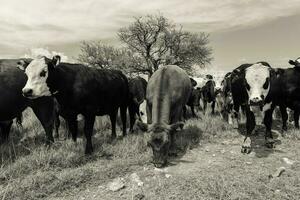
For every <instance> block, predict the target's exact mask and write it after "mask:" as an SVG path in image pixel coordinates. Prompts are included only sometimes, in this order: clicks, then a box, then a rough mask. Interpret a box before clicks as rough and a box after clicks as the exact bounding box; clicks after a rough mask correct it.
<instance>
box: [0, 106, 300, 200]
mask: <svg viewBox="0 0 300 200" xmlns="http://www.w3.org/2000/svg"><path fill="white" fill-rule="evenodd" d="M280 124H281V123H280V122H277V123H275V124H274V127H273V128H274V135H275V136H276V138H277V139H276V141H277V145H276V148H275V149H267V148H266V147H264V145H263V135H262V133H263V131H264V128H263V127H259V129H258V130H257V136H256V137H253V138H252V145H253V152H252V153H250V154H248V155H243V154H241V153H240V148H241V143H242V139H243V137H242V135H241V134H240V132H243V131H244V126H241V127H240V129H239V130H236V129H233V128H232V127H231V126H230V125H228V124H227V123H225V122H223V121H222V120H221V118H220V117H212V116H210V115H206V116H203V115H202V119H191V120H188V121H186V125H185V128H184V130H183V131H181V132H178V133H177V134H176V144H177V147H178V149H177V150H178V156H177V157H173V158H171V159H170V164H169V165H168V166H167V167H166V168H164V169H156V168H154V167H153V165H152V164H151V162H150V161H151V150H150V149H149V148H148V147H147V140H148V137H149V136H148V134H147V133H138V134H133V135H129V136H127V137H125V138H122V137H119V139H117V140H116V141H113V142H111V141H110V140H109V138H110V130H109V123H107V120H105V119H102V120H100V119H98V120H97V123H96V124H95V134H94V138H93V143H94V147H95V148H94V149H95V153H94V154H93V155H92V156H85V155H84V148H83V147H84V141H83V139H82V138H80V139H79V140H78V142H77V143H76V144H75V143H73V142H72V141H71V140H69V139H66V140H65V139H64V133H65V132H66V130H65V126H64V125H62V126H61V130H60V133H61V134H62V135H61V137H60V139H59V140H57V141H56V142H55V143H54V144H53V145H52V146H51V147H50V148H47V147H46V146H44V145H43V140H44V138H45V134H44V133H43V130H42V128H41V126H40V124H39V122H38V121H37V120H36V118H35V117H34V116H33V115H32V112H31V111H26V113H25V117H24V122H23V127H24V128H23V129H19V128H18V127H16V126H14V127H13V130H12V131H11V135H10V141H9V143H8V144H5V145H2V146H1V147H0V148H1V159H0V163H1V170H0V199H70V200H71V199H289V200H290V199H300V163H299V161H300V148H299V147H300V144H299V142H300V132H299V131H298V130H294V129H293V128H292V127H290V129H289V131H288V132H287V134H286V136H285V137H284V138H282V137H280V134H278V133H279V132H280V128H279V127H280ZM24 133H27V134H28V135H29V136H30V137H28V139H27V140H25V141H23V142H20V139H21V138H22V136H23V134H24ZM119 134H120V131H119ZM286 158H288V159H289V160H290V161H293V163H292V164H291V163H286V162H284V159H286ZM280 167H284V168H285V171H284V172H283V173H282V174H281V176H279V177H273V178H272V177H271V176H270V175H272V174H274V173H275V172H276V170H277V169H278V168H280ZM136 176H137V177H139V179H140V181H141V182H142V184H137V182H136V181H135V179H134V178H133V177H136ZM115 178H122V180H123V183H124V188H123V189H121V190H119V191H116V192H113V191H110V190H109V189H108V187H107V185H108V184H109V183H110V182H112V181H113V180H115Z"/></svg>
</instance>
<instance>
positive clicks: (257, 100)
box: [249, 97, 264, 106]
mask: <svg viewBox="0 0 300 200" xmlns="http://www.w3.org/2000/svg"><path fill="white" fill-rule="evenodd" d="M263 103H264V101H263V99H262V98H260V97H254V98H251V99H250V100H249V104H250V106H262V105H263Z"/></svg>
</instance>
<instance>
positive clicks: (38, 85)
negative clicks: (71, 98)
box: [18, 56, 60, 99]
mask: <svg viewBox="0 0 300 200" xmlns="http://www.w3.org/2000/svg"><path fill="white" fill-rule="evenodd" d="M59 63H60V56H54V57H53V59H52V60H51V59H48V58H46V57H39V58H37V59H34V60H32V61H31V62H30V63H29V64H28V65H27V66H26V65H24V62H22V61H20V62H19V63H18V67H19V68H20V69H23V70H24V71H25V74H26V75H27V78H28V79H27V82H26V85H25V86H24V88H23V89H22V92H23V96H25V97H27V98H30V99H35V98H38V97H42V96H51V95H52V93H51V90H50V88H49V86H48V77H49V71H51V70H52V69H54V68H55V67H56V66H57V65H59Z"/></svg>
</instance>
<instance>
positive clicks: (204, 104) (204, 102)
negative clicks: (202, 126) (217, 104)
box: [203, 101, 207, 115]
mask: <svg viewBox="0 0 300 200" xmlns="http://www.w3.org/2000/svg"><path fill="white" fill-rule="evenodd" d="M206 107H207V101H203V114H204V115H205V113H206Z"/></svg>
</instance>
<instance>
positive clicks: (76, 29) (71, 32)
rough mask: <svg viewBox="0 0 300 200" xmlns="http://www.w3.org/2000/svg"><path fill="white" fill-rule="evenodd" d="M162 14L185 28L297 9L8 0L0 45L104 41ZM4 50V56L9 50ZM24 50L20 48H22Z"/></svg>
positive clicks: (247, 0) (236, 24)
mask: <svg viewBox="0 0 300 200" xmlns="http://www.w3.org/2000/svg"><path fill="white" fill-rule="evenodd" d="M159 12H160V13H163V14H164V15H165V16H166V17H168V18H170V19H171V20H172V21H173V22H175V23H179V24H182V25H183V26H184V28H185V29H187V30H190V31H195V32H197V31H207V32H218V31H228V30H233V29H241V28H244V27H249V26H255V25H257V24H260V23H264V22H266V21H270V20H274V19H276V18H278V17H282V16H290V15H294V14H296V13H299V12H300V2H299V0H281V1H278V0H239V1H236V0H223V1H220V0H201V1H199V0H172V1H170V0H151V1H149V0H126V1H124V0H110V1H107V0H85V1H82V0H48V1H40V0H22V3H21V2H20V1H19V0H10V1H6V2H5V3H2V4H1V7H0V38H1V41H0V46H6V47H7V49H9V50H10V51H13V50H14V51H15V52H16V54H20V55H22V54H21V53H20V52H22V50H23V51H24V49H31V48H34V47H36V46H42V47H45V46H55V45H57V46H58V45H60V46H61V45H63V44H71V43H78V42H79V41H82V40H97V39H105V40H107V41H111V42H115V41H116V40H117V35H116V32H117V30H118V29H119V28H120V27H123V26H126V25H128V24H129V23H130V22H132V20H133V16H137V15H145V14H158V13H159ZM11 53H12V52H8V53H7V54H11ZM23 54H24V52H23Z"/></svg>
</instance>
